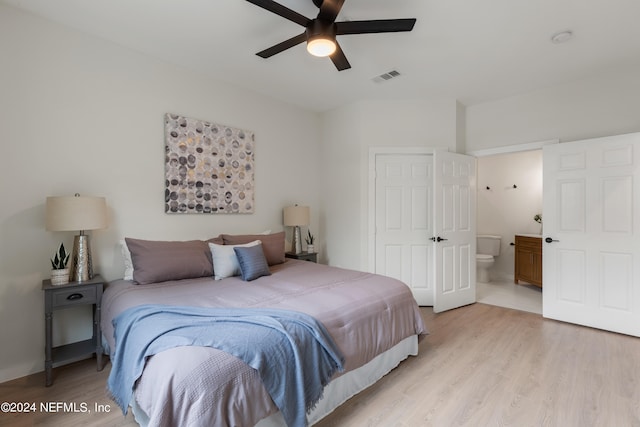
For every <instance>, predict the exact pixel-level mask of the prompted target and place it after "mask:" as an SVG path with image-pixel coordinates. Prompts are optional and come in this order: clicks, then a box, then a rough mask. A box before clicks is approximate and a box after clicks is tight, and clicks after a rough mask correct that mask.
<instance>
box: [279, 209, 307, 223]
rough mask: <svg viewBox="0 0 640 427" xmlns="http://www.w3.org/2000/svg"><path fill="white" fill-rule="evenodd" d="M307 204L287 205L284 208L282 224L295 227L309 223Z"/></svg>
mask: <svg viewBox="0 0 640 427" xmlns="http://www.w3.org/2000/svg"><path fill="white" fill-rule="evenodd" d="M309 217H310V215H309V206H298V205H295V206H287V207H286V208H284V225H286V226H287V227H295V226H296V225H298V226H299V225H309Z"/></svg>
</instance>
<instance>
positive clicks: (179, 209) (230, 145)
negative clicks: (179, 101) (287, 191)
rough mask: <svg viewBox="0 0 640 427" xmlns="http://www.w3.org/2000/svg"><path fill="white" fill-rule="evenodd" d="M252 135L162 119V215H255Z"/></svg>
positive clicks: (171, 116) (170, 117)
mask: <svg viewBox="0 0 640 427" xmlns="http://www.w3.org/2000/svg"><path fill="white" fill-rule="evenodd" d="M254 147H255V138H254V134H253V132H250V131H247V130H243V129H237V128H234V127H231V126H226V125H221V124H217V123H211V122H207V121H204V120H197V119H190V118H188V117H183V116H180V115H177V114H170V113H167V114H166V115H165V208H164V210H165V212H166V213H170V214H188V213H198V214H230V213H241V214H242V213H253V210H254V178H255V177H254Z"/></svg>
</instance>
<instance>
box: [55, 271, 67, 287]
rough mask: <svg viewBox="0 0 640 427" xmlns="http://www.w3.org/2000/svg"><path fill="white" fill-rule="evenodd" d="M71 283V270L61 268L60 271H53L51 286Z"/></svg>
mask: <svg viewBox="0 0 640 427" xmlns="http://www.w3.org/2000/svg"><path fill="white" fill-rule="evenodd" d="M67 283H69V269H68V268H61V269H59V270H51V284H52V285H53V286H58V285H66V284H67Z"/></svg>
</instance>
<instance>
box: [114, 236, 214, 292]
mask: <svg viewBox="0 0 640 427" xmlns="http://www.w3.org/2000/svg"><path fill="white" fill-rule="evenodd" d="M125 241H126V243H127V248H128V249H129V252H131V261H132V264H133V280H134V281H135V282H137V283H138V284H140V285H146V284H148V283H155V282H166V281H168V280H180V279H191V278H195V277H206V276H213V262H212V261H211V251H209V245H208V244H207V242H203V241H202V240H189V241H184V242H172V241H154V240H140V239H131V238H129V237H127V238H125Z"/></svg>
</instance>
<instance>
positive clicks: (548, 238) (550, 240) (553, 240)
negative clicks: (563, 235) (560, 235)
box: [544, 237, 560, 243]
mask: <svg viewBox="0 0 640 427" xmlns="http://www.w3.org/2000/svg"><path fill="white" fill-rule="evenodd" d="M544 241H545V242H547V243H551V242H559V241H560V240H555V239H552V238H551V237H547V238H546V239H544Z"/></svg>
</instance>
